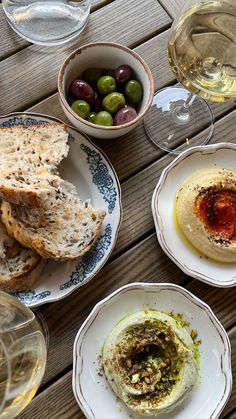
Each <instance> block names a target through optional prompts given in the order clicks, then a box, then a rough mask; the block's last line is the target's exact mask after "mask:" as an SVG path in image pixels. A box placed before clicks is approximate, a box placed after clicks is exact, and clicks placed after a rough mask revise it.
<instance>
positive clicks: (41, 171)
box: [0, 124, 69, 207]
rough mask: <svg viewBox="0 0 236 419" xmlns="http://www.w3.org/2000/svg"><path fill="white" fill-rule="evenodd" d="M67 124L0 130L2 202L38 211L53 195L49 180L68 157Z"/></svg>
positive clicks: (3, 128) (0, 186)
mask: <svg viewBox="0 0 236 419" xmlns="http://www.w3.org/2000/svg"><path fill="white" fill-rule="evenodd" d="M68 136H69V135H68V132H67V130H66V125H64V124H45V125H32V126H29V127H24V126H14V127H0V199H3V200H5V201H8V202H11V203H14V204H18V205H23V206H29V207H38V206H41V205H43V201H44V200H45V198H46V197H47V194H48V193H49V192H50V191H51V189H52V188H51V186H50V182H49V181H48V178H50V177H51V176H54V177H55V176H57V175H58V171H57V167H58V165H59V163H60V162H61V160H62V159H63V158H64V157H66V156H67V155H68V151H69V147H68V144H67V141H68Z"/></svg>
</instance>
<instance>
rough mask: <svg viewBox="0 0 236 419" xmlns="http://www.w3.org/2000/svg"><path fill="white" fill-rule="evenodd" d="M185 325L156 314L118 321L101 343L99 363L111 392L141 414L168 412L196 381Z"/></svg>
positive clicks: (191, 343) (192, 350) (193, 354)
mask: <svg viewBox="0 0 236 419" xmlns="http://www.w3.org/2000/svg"><path fill="white" fill-rule="evenodd" d="M191 334H192V333H190V332H189V330H188V329H187V327H186V323H185V322H183V321H181V320H180V319H177V318H174V317H173V316H172V315H168V314H165V313H162V312H158V311H156V310H143V311H140V312H137V313H134V314H131V315H129V316H127V317H125V318H124V319H122V320H121V321H120V322H119V323H118V324H117V325H116V326H115V327H114V328H113V329H112V331H111V332H110V334H109V335H108V337H107V338H106V340H105V343H104V346H103V351H102V364H103V368H104V372H105V375H106V378H107V380H108V382H109V384H110V386H111V387H112V389H113V391H114V393H115V394H116V395H117V396H118V397H119V398H120V399H122V400H123V402H124V403H125V404H126V405H127V406H128V407H129V408H130V409H132V410H133V411H135V412H137V413H141V414H144V415H155V416H156V415H158V414H159V413H164V412H169V411H170V410H172V409H173V408H175V407H176V406H177V405H178V404H179V403H181V402H182V401H183V399H184V398H185V396H186V395H187V394H188V393H189V391H190V390H191V389H192V388H193V386H194V384H195V383H196V382H197V381H198V364H197V362H196V345H195V344H194V340H193V339H194V337H193V338H192V337H191Z"/></svg>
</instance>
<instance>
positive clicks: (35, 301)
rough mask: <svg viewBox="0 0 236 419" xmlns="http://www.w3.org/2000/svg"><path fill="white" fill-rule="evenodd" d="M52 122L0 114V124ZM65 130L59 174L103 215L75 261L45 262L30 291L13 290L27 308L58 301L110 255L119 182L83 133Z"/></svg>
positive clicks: (116, 225) (116, 226) (118, 205)
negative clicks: (100, 224)
mask: <svg viewBox="0 0 236 419" xmlns="http://www.w3.org/2000/svg"><path fill="white" fill-rule="evenodd" d="M55 122H57V123H58V122H59V123H61V122H62V121H60V120H58V119H56V118H53V117H50V116H48V115H41V114H34V113H30V114H29V113H24V114H22V113H15V114H9V115H6V116H2V117H0V125H1V126H13V125H25V126H29V125H34V124H45V123H55ZM69 133H70V140H69V143H70V151H69V155H68V157H67V158H66V159H65V160H64V161H63V162H62V163H61V165H60V167H59V170H60V173H61V176H62V177H63V178H65V179H67V180H69V181H71V182H72V183H73V184H74V185H75V186H76V187H77V189H78V193H79V196H80V198H81V199H83V200H86V199H90V200H91V203H92V205H93V206H94V207H96V208H100V209H104V210H105V211H106V213H107V215H106V217H105V220H104V224H103V229H102V232H101V235H100V237H99V239H98V241H97V243H96V244H95V246H94V247H93V248H92V249H91V250H90V251H89V252H88V253H87V254H85V255H84V256H83V257H82V258H79V259H77V260H75V261H69V262H53V261H50V262H48V264H47V265H46V268H45V269H44V272H43V274H42V275H41V278H39V279H38V281H37V282H36V283H35V285H34V287H33V288H32V289H31V290H29V291H27V292H17V293H15V296H16V297H17V298H18V299H19V300H20V301H21V302H23V303H25V304H26V305H27V306H30V307H35V306H39V305H41V304H44V303H49V302H52V301H57V300H60V299H62V298H64V297H66V296H67V295H69V294H71V293H72V292H73V291H74V290H75V289H77V288H78V287H80V286H82V285H84V284H85V283H87V282H88V281H90V280H91V279H92V278H93V277H94V275H95V274H96V273H97V272H98V271H99V270H100V269H101V268H102V266H103V265H104V263H105V262H106V261H107V259H108V257H109V256H110V254H111V252H112V249H113V247H114V245H115V242H116V238H117V234H118V230H119V226H120V223H121V217H122V207H121V193H120V184H119V180H118V178H117V175H116V173H115V170H114V168H113V167H112V165H111V163H110V162H109V161H108V159H107V158H106V157H105V155H104V154H103V152H102V151H101V150H100V149H98V148H97V147H96V146H95V145H94V144H93V143H92V142H90V140H89V138H88V137H87V136H85V135H84V134H81V133H80V132H79V131H78V130H76V129H74V128H72V127H69Z"/></svg>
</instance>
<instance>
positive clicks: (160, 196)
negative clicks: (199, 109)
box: [152, 143, 236, 287]
mask: <svg viewBox="0 0 236 419" xmlns="http://www.w3.org/2000/svg"><path fill="white" fill-rule="evenodd" d="M235 161H236V145H235V144H230V143H220V144H212V145H206V146H199V147H192V148H190V149H189V150H186V151H184V152H183V153H181V154H180V155H179V156H178V157H177V158H176V159H175V160H173V162H172V163H170V164H169V166H167V167H166V168H165V169H164V170H163V172H162V174H161V176H160V179H159V182H158V183H157V186H156V188H155V190H154V193H153V197H152V214H153V218H154V222H155V227H156V233H157V238H158V241H159V243H160V245H161V247H162V249H163V250H164V252H165V253H166V254H167V256H169V257H170V259H172V260H173V262H175V263H176V265H178V266H179V268H180V269H182V271H184V272H185V273H186V274H187V275H190V276H192V277H193V278H197V279H200V280H201V281H203V282H206V283H207V284H210V285H215V286H216V287H232V286H233V285H235V284H236V263H218V262H215V261H213V260H210V259H207V258H205V257H200V255H199V254H198V253H197V251H195V250H194V248H193V247H192V246H191V245H190V244H188V243H187V241H184V240H183V239H182V237H181V235H180V233H179V231H178V230H177V228H176V222H175V219H174V202H175V196H176V192H177V190H178V189H179V187H180V186H181V184H182V183H183V181H184V180H185V179H186V178H188V176H190V174H192V173H193V172H194V171H196V170H198V169H203V168H204V167H214V166H215V165H218V166H222V167H224V168H226V169H230V170H235Z"/></svg>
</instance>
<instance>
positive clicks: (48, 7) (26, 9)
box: [2, 0, 91, 46]
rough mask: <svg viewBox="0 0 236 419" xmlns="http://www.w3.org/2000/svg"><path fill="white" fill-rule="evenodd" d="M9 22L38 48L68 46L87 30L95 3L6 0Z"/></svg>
mask: <svg viewBox="0 0 236 419" xmlns="http://www.w3.org/2000/svg"><path fill="white" fill-rule="evenodd" d="M2 6H3V10H4V12H5V14H6V17H7V20H8V23H9V24H10V26H11V27H12V29H14V31H15V32H17V33H18V35H20V36H21V37H22V38H24V39H26V40H27V41H29V42H32V43H34V44H38V45H45V46H54V45H60V44H64V43H65V42H67V41H70V40H71V39H73V38H74V37H76V36H77V35H79V34H80V33H81V32H82V30H83V29H84V27H85V25H86V23H87V21H88V17H89V12H90V6H91V0H74V1H70V0H2Z"/></svg>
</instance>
